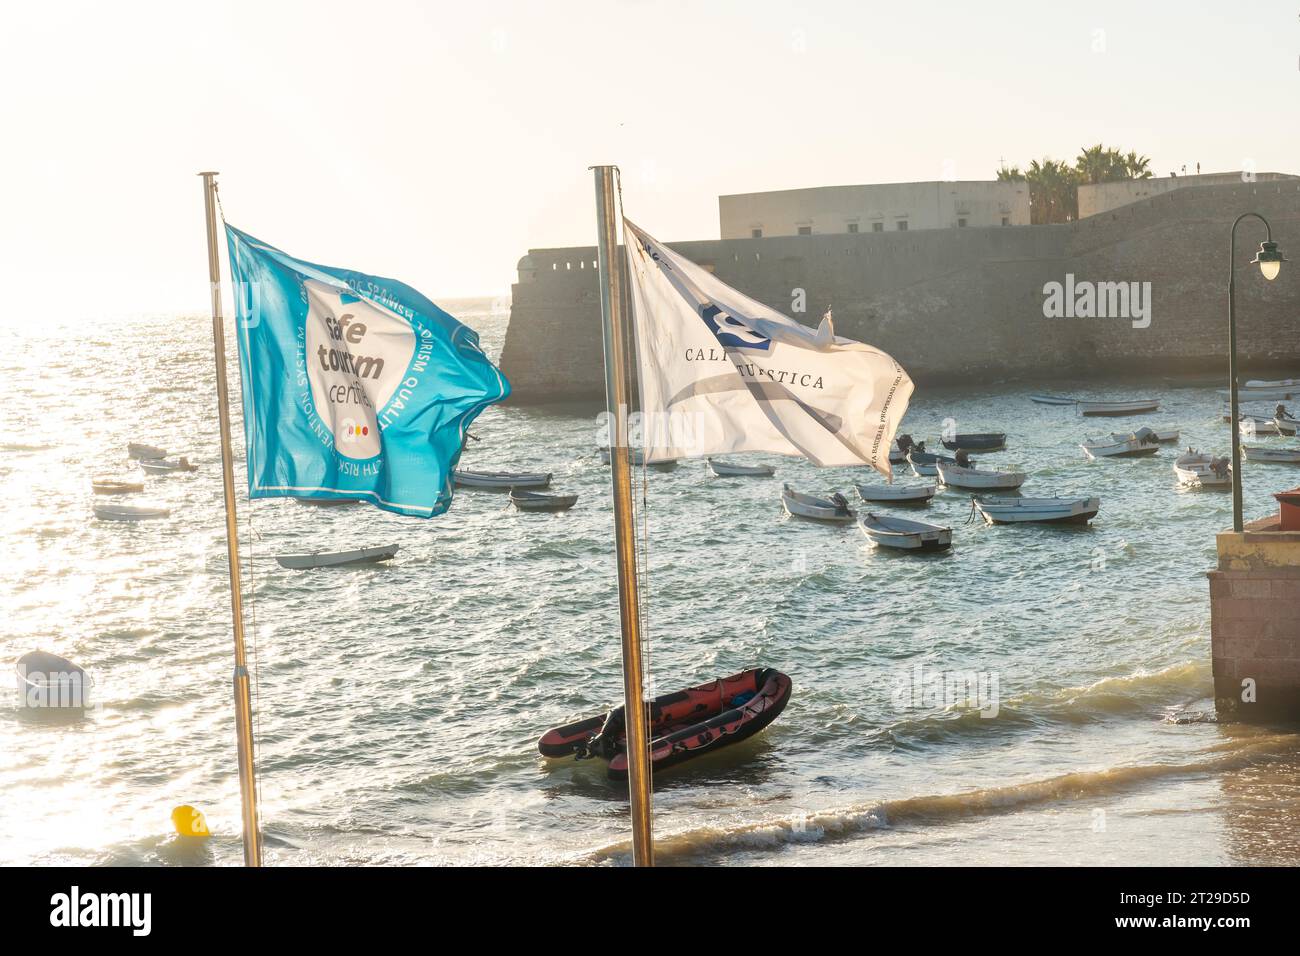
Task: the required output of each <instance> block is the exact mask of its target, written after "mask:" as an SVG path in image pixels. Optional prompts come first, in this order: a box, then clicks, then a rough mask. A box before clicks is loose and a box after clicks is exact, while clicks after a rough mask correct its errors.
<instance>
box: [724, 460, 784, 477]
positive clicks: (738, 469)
mask: <svg viewBox="0 0 1300 956" xmlns="http://www.w3.org/2000/svg"><path fill="white" fill-rule="evenodd" d="M709 471H711V472H713V473H714V474H715V475H717V476H718V477H719V478H771V477H772V476H773V475H775V474H776V469H775V468H773V467H772V466H771V465H736V464H733V463H732V462H729V461H715V460H714V459H712V458H710V459H709Z"/></svg>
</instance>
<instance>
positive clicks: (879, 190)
mask: <svg viewBox="0 0 1300 956" xmlns="http://www.w3.org/2000/svg"><path fill="white" fill-rule="evenodd" d="M718 214H719V221H720V225H721V230H722V238H723V239H761V238H763V237H765V236H811V235H835V234H844V233H855V232H905V231H907V230H913V229H961V228H965V227H970V228H980V227H988V226H1027V225H1029V187H1028V186H1027V185H1026V184H1025V183H1023V182H1018V183H1016V182H1006V183H1004V182H996V181H987V182H973V181H972V182H932V183H877V184H875V185H869V186H816V187H813V188H811V189H781V190H776V191H774V192H763V193H739V194H737V195H733V196H719V197H718Z"/></svg>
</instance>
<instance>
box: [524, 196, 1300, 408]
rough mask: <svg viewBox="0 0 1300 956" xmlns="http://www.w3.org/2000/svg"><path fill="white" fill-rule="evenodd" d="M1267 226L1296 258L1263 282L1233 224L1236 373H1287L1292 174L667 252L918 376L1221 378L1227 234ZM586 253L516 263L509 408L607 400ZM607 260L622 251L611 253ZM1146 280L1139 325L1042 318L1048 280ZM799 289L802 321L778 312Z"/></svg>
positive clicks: (949, 380) (1299, 282) (591, 257)
mask: <svg viewBox="0 0 1300 956" xmlns="http://www.w3.org/2000/svg"><path fill="white" fill-rule="evenodd" d="M1246 211H1256V212H1260V213H1262V214H1263V215H1265V216H1267V217H1268V218H1269V220H1270V221H1271V222H1272V224H1273V236H1274V239H1276V240H1278V242H1279V243H1280V245H1281V247H1282V251H1283V252H1284V253H1286V254H1289V257H1290V259H1291V260H1292V263H1290V264H1288V266H1286V267H1284V268H1283V271H1282V274H1281V276H1280V277H1279V278H1278V279H1277V280H1276V281H1275V282H1272V283H1268V282H1265V281H1264V280H1263V278H1262V277H1260V276H1259V274H1258V272H1256V271H1254V270H1253V268H1251V267H1248V266H1245V265H1242V264H1243V263H1245V262H1247V261H1248V260H1249V259H1250V258H1251V257H1252V256H1253V253H1254V250H1255V249H1256V248H1257V247H1258V244H1259V242H1260V240H1262V239H1263V238H1264V235H1263V227H1262V226H1261V225H1260V224H1259V223H1258V222H1256V221H1247V222H1245V223H1243V224H1242V226H1241V228H1240V229H1239V230H1238V248H1237V261H1238V264H1239V272H1238V279H1237V316H1238V323H1239V329H1238V346H1239V348H1240V350H1241V354H1242V357H1243V361H1244V364H1245V367H1246V369H1247V370H1248V371H1254V370H1259V371H1264V370H1266V369H1272V368H1279V369H1283V368H1284V369H1288V370H1291V371H1292V372H1294V370H1295V368H1296V366H1300V180H1280V181H1275V182H1267V183H1255V184H1237V185H1219V186H1197V187H1188V188H1184V189H1179V190H1176V191H1173V192H1169V193H1166V194H1164V195H1161V196H1155V197H1152V198H1151V199H1148V200H1144V201H1141V202H1137V203H1132V204H1130V205H1128V206H1124V207H1121V208H1119V209H1115V210H1112V211H1110V212H1106V213H1103V214H1101V215H1097V216H1092V217H1089V218H1087V219H1083V220H1080V221H1078V222H1074V223H1068V224H1064V225H1053V226H1016V227H995V228H987V229H972V228H966V229H936V230H918V231H916V232H902V233H899V232H894V233H889V232H885V233H857V234H844V235H824V236H818V235H813V236H789V237H774V238H767V239H729V240H703V241H694V242H675V243H670V245H671V246H672V247H673V248H674V249H676V250H677V251H678V252H680V253H681V254H683V255H684V256H686V257H687V258H689V259H691V260H693V261H695V262H698V263H700V264H701V265H704V266H705V267H707V268H711V269H713V270H714V271H715V272H716V274H717V275H718V276H719V277H720V278H722V279H723V280H724V281H726V282H727V283H729V284H731V285H733V286H735V287H736V288H738V289H741V290H742V291H744V292H745V293H747V294H748V295H750V296H753V297H754V298H756V299H759V300H760V301H762V302H765V303H767V304H768V305H770V306H772V307H773V308H776V309H778V310H780V311H782V312H784V313H785V314H787V315H791V314H793V315H794V317H795V318H798V319H800V320H802V321H805V322H807V323H808V324H815V323H816V322H817V321H818V320H819V318H820V316H821V314H822V313H823V312H824V311H825V309H826V308H827V307H828V306H833V307H834V312H835V328H836V331H837V332H839V333H840V334H841V335H846V336H849V337H851V338H855V339H860V340H862V341H864V342H868V343H870V344H872V345H874V346H877V347H879V348H882V349H884V350H885V351H887V352H889V353H890V354H891V355H893V356H894V357H895V358H896V359H897V360H898V361H899V362H901V363H902V365H903V367H904V368H906V369H907V370H908V372H909V373H910V374H911V375H912V377H913V379H915V380H916V381H917V382H918V384H922V385H927V384H928V385H939V384H967V383H987V382H990V381H995V380H998V379H1006V378H1021V379H1027V380H1034V379H1049V378H1061V377H1072V376H1080V377H1082V376H1104V375H1111V374H1113V375H1121V374H1132V373H1159V374H1176V373H1179V372H1202V371H1207V370H1214V371H1219V370H1222V368H1223V366H1224V364H1225V335H1226V330H1225V327H1226V322H1227V301H1226V300H1227V278H1228V276H1227V260H1228V231H1229V228H1230V226H1231V223H1232V220H1233V219H1234V218H1236V216H1237V215H1238V214H1240V213H1242V212H1246ZM595 260H596V251H595V249H594V247H590V246H588V247H581V248H567V249H533V250H530V251H529V253H528V255H526V256H524V257H523V258H522V259H521V260H520V261H519V281H518V282H517V283H516V284H515V285H514V287H513V302H512V306H511V314H510V325H509V329H508V331H507V334H506V342H505V347H504V349H503V351H502V356H501V365H502V370H503V371H504V372H505V374H506V376H507V377H508V378H509V379H510V381H511V383H512V385H513V386H514V396H513V399H512V400H514V401H518V402H523V403H537V402H545V401H553V400H560V399H568V398H588V397H596V396H599V395H602V394H603V384H602V382H603V364H602V363H603V359H602V351H601V336H600V297H599V292H598V287H597V271H596V268H595ZM620 262H621V258H620ZM1067 273H1070V274H1073V276H1074V278H1075V281H1076V282H1081V281H1092V282H1125V281H1126V282H1150V283H1151V287H1150V288H1151V323H1150V326H1149V327H1147V328H1134V327H1133V325H1132V323H1131V322H1130V321H1128V320H1127V319H1123V318H1105V319H1099V318H1057V319H1049V318H1044V314H1043V303H1044V292H1043V289H1044V285H1045V284H1046V283H1049V282H1053V281H1055V282H1064V281H1065V277H1066V274H1067ZM800 289H801V290H803V292H804V295H805V296H806V301H807V311H806V313H804V314H802V315H800V314H796V313H792V312H791V306H792V300H793V298H794V296H795V295H796V290H800Z"/></svg>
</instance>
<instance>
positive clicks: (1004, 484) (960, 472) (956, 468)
mask: <svg viewBox="0 0 1300 956" xmlns="http://www.w3.org/2000/svg"><path fill="white" fill-rule="evenodd" d="M936 467H938V469H939V480H940V481H942V482H943V483H944V484H945V485H947V486H948V487H949V488H965V489H968V490H974V491H979V490H986V489H987V490H1003V491H1010V490H1011V489H1013V488H1019V487H1020V486H1021V485H1023V484H1024V483H1025V477H1026V476H1025V474H1024V473H1023V472H1019V471H987V470H985V469H983V468H963V467H962V466H961V465H955V464H954V465H950V464H948V463H947V462H942V461H941V462H939V464H938V465H937V466H936Z"/></svg>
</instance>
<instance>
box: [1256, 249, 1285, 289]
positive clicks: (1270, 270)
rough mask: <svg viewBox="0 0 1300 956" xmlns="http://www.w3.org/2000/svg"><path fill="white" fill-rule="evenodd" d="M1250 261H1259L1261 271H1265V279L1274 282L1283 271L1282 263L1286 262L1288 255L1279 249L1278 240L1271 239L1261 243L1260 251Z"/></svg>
mask: <svg viewBox="0 0 1300 956" xmlns="http://www.w3.org/2000/svg"><path fill="white" fill-rule="evenodd" d="M1250 261H1251V262H1258V263H1259V271H1260V272H1261V273H1263V275H1264V278H1265V279H1267V280H1268V281H1269V282H1272V281H1273V280H1274V279H1276V278H1277V274H1278V273H1279V272H1281V271H1282V263H1284V262H1286V256H1284V255H1282V253H1281V252H1280V251H1279V250H1278V248H1277V243H1276V242H1273V241H1272V240H1269V241H1267V242H1261V243H1260V244H1259V252H1257V253H1255V258H1254V259H1252V260H1250Z"/></svg>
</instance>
